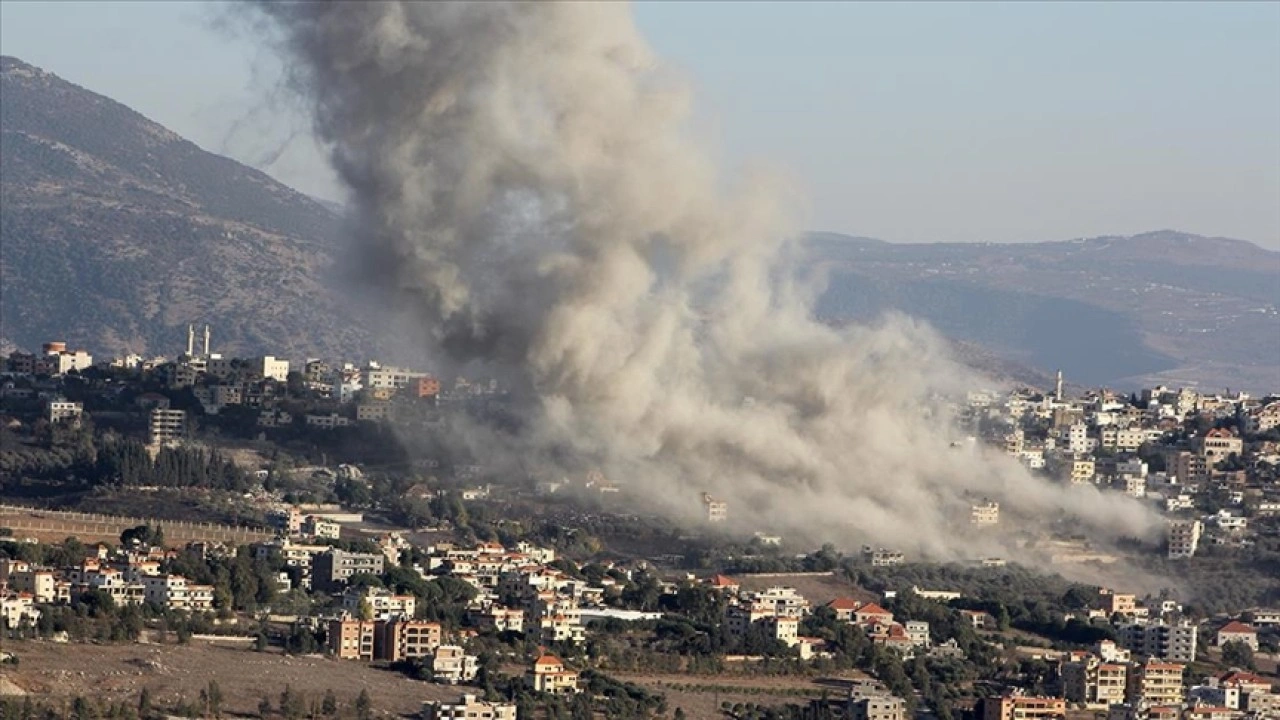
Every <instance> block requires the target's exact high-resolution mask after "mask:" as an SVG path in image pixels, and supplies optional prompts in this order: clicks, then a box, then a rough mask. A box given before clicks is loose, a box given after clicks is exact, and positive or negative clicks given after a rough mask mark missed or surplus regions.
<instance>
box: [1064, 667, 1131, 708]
mask: <svg viewBox="0 0 1280 720" xmlns="http://www.w3.org/2000/svg"><path fill="white" fill-rule="evenodd" d="M1058 674H1059V677H1060V678H1061V680H1062V694H1063V697H1065V698H1066V699H1067V701H1069V702H1073V703H1086V704H1089V705H1104V706H1110V705H1114V704H1118V703H1123V702H1124V699H1125V687H1126V685H1127V683H1128V668H1127V667H1126V666H1124V665H1121V664H1119V663H1104V662H1100V661H1099V659H1098V658H1097V657H1095V656H1093V655H1087V656H1085V657H1083V658H1079V659H1075V660H1071V661H1068V662H1064V663H1062V664H1061V666H1060V667H1059V669H1058Z"/></svg>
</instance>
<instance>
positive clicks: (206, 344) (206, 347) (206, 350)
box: [204, 325, 209, 357]
mask: <svg viewBox="0 0 1280 720" xmlns="http://www.w3.org/2000/svg"><path fill="white" fill-rule="evenodd" d="M204 356H205V357H209V326H208V325H205V326H204Z"/></svg>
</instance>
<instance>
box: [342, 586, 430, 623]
mask: <svg viewBox="0 0 1280 720" xmlns="http://www.w3.org/2000/svg"><path fill="white" fill-rule="evenodd" d="M417 604H418V598H417V597H416V596H414V595H396V594H394V593H392V592H391V591H390V590H387V589H386V588H380V587H368V588H359V589H357V588H348V589H347V591H346V592H345V593H343V594H342V608H343V610H346V611H347V612H350V613H353V614H355V613H359V612H360V609H361V607H363V606H366V605H367V606H368V608H369V609H370V610H371V611H372V612H373V616H374V617H375V618H377V619H379V620H385V619H390V618H393V617H403V618H411V617H413V615H414V612H415V611H416V610H417Z"/></svg>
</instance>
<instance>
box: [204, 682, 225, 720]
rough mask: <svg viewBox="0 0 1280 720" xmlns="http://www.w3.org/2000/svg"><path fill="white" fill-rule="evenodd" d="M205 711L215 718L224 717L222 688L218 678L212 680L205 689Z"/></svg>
mask: <svg viewBox="0 0 1280 720" xmlns="http://www.w3.org/2000/svg"><path fill="white" fill-rule="evenodd" d="M205 711H206V712H208V713H209V714H210V715H212V716H213V717H215V718H219V717H222V688H220V687H218V681H217V680H210V681H209V686H208V687H207V688H206V689H205Z"/></svg>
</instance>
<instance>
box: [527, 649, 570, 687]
mask: <svg viewBox="0 0 1280 720" xmlns="http://www.w3.org/2000/svg"><path fill="white" fill-rule="evenodd" d="M525 680H526V682H527V683H528V685H529V687H531V688H533V689H534V691H535V692H544V693H551V694H556V695H558V694H571V693H576V692H578V673H576V672H574V671H572V670H568V669H566V668H565V666H564V661H562V660H561V659H560V658H558V657H556V656H555V655H543V656H542V657H540V658H538V659H537V660H534V661H533V666H532V667H530V668H529V671H528V672H527V673H525Z"/></svg>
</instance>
